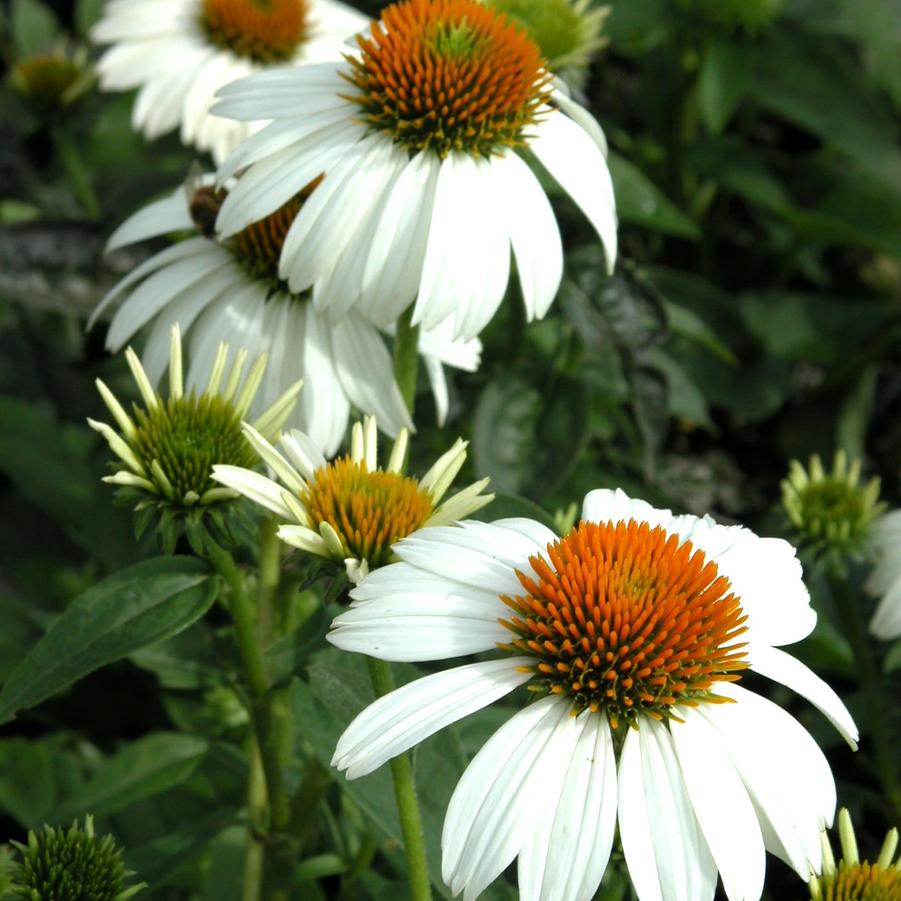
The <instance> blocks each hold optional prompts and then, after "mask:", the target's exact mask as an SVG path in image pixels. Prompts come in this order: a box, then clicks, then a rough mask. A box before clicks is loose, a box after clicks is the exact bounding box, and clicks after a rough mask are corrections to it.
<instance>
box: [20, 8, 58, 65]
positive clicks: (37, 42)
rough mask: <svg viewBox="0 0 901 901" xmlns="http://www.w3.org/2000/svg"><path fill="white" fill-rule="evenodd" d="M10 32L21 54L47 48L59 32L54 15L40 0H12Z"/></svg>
mask: <svg viewBox="0 0 901 901" xmlns="http://www.w3.org/2000/svg"><path fill="white" fill-rule="evenodd" d="M11 19H12V33H13V39H14V40H15V42H16V49H17V50H18V51H19V53H20V54H21V55H23V56H28V55H30V54H32V53H40V52H41V51H42V50H49V49H50V46H51V45H52V44H53V41H54V39H55V38H56V36H57V35H58V34H59V22H57V20H56V16H55V15H54V14H53V12H52V11H51V10H50V8H49V7H47V6H45V5H44V4H43V3H41V2H40V0H13V3H12V13H11Z"/></svg>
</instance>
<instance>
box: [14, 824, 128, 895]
mask: <svg viewBox="0 0 901 901" xmlns="http://www.w3.org/2000/svg"><path fill="white" fill-rule="evenodd" d="M13 844H14V845H15V846H16V848H17V849H18V851H19V856H20V860H19V861H18V862H17V864H16V866H15V868H14V869H15V871H14V879H15V885H14V888H13V895H12V897H14V898H21V899H23V901H48V899H51V898H65V899H67V901H127V899H128V898H132V897H134V896H135V895H136V894H138V892H140V891H141V890H142V889H143V888H144V887H145V885H144V884H143V883H142V884H140V885H132V886H128V885H127V882H128V881H129V877H130V876H132V875H133V874H132V872H131V871H130V870H127V869H126V868H125V864H124V863H123V862H122V850H121V849H120V848H118V847H117V846H116V843H115V842H114V841H113V838H112V836H109V835H106V836H104V837H103V838H97V836H96V835H95V833H94V821H93V819H92V818H91V817H86V818H85V823H84V827H83V828H82V827H80V826H79V825H78V823H73V824H72V826H71V827H70V828H69V830H68V831H65V830H63V829H62V828H54V827H52V826H45V827H44V828H43V829H42V830H41V831H40V832H34V831H32V832H29V833H28V844H27V845H21V844H19V843H18V842H14V843H13Z"/></svg>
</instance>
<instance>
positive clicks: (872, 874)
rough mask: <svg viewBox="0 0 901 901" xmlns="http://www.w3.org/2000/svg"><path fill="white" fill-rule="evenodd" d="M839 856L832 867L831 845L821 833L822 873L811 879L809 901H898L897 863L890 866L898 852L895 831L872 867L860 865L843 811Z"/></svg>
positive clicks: (900, 874) (900, 870)
mask: <svg viewBox="0 0 901 901" xmlns="http://www.w3.org/2000/svg"><path fill="white" fill-rule="evenodd" d="M838 834H839V841H840V843H841V851H842V856H841V859H840V860H839V862H838V863H837V864H836V862H835V857H834V856H833V854H832V845H831V844H830V843H829V837H828V835H827V834H826V832H825V831H824V832H823V834H822V841H823V872H822V875H820V876H814V877H812V878H811V880H810V883H809V886H810V897H811V901H898V899H899V898H901V859H899V860H897V861H895V862H894V863H893V862H892V861H893V860H894V857H895V851H897V849H898V830H897V829H892V830H890V831H889V833H888V835H886V837H885V841H884V842H883V844H882V850H881V851H880V852H879V858H878V860H876V862H875V863H870V862H869V861H867V860H864V861H861V859H860V856H859V854H858V850H857V838H856V836H855V835H854V825H853V824H852V822H851V815H850V814H849V813H848V811H847V809H846V808H844V807H843V808H842V809H841V810H840V811H839V812H838Z"/></svg>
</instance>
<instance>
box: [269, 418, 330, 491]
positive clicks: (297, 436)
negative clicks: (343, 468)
mask: <svg viewBox="0 0 901 901" xmlns="http://www.w3.org/2000/svg"><path fill="white" fill-rule="evenodd" d="M279 446H280V447H281V449H282V451H283V452H284V454H285V456H286V457H287V458H288V459H289V460H290V461H291V464H292V465H293V466H294V467H295V468H296V469H297V471H298V472H299V473H300V474H301V475H302V476H303V477H304V478H305V479H306V480H307V481H309V480H310V479H311V478H312V477H313V473H314V472H315V471H316V470H317V469H320V468H321V467H323V466H325V465H326V459H325V457H324V456H323V455H322V452H321V451H320V450H319V449H318V448H317V447H316V445H315V444H314V443H313V441H312V440H311V439H310V438H309V437H308V436H307V435H305V434H304V433H303V432H301V431H298V430H297V429H293V430H292V431H291V432H289V433H288V434H287V435H283V436H282V440H281V441H280V442H279Z"/></svg>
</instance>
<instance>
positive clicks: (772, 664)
mask: <svg viewBox="0 0 901 901" xmlns="http://www.w3.org/2000/svg"><path fill="white" fill-rule="evenodd" d="M394 553H395V554H396V555H397V557H398V558H399V559H400V562H398V563H395V564H393V565H391V566H387V567H385V568H383V569H380V570H378V571H376V572H374V573H372V574H371V575H370V576H369V577H368V578H366V579H364V580H363V581H362V583H361V584H360V585H358V586H357V587H356V588H355V589H354V591H353V592H352V597H353V598H354V601H353V603H352V605H351V607H350V609H349V610H347V611H346V612H345V613H342V614H341V615H340V616H338V617H337V618H336V620H335V622H334V624H333V631H332V632H331V633H330V635H329V640H330V641H331V642H332V643H333V644H335V645H337V646H338V647H339V648H343V649H345V650H348V651H357V652H360V653H364V654H370V655H372V656H374V657H379V658H381V659H384V660H393V661H409V662H415V661H427V660H441V659H444V658H448V657H456V656H459V655H468V654H478V653H482V652H486V651H491V650H496V649H498V648H499V649H501V650H503V651H505V652H506V653H505V655H504V656H503V657H501V658H499V659H490V660H483V661H481V662H477V663H469V664H466V665H464V666H459V667H456V668H454V669H450V670H446V671H444V672H439V673H436V674H434V675H430V676H426V677H424V678H421V679H417V680H416V681H414V682H411V683H409V684H408V685H404V686H403V687H401V688H399V689H397V690H396V691H394V692H392V693H391V694H388V695H386V696H384V697H382V698H380V699H379V700H377V701H376V702H375V703H374V704H372V705H370V706H369V707H367V708H366V709H365V710H364V711H363V712H362V713H361V714H360V715H359V716H358V717H357V718H356V719H355V720H354V721H353V722H352V723H351V724H350V726H349V727H348V728H347V730H346V731H345V733H344V734H343V735H342V737H341V739H340V740H339V742H338V746H337V749H336V751H335V756H334V759H333V764H334V765H335V766H337V767H338V768H339V769H341V770H344V771H345V772H346V774H347V776H348V778H357V777H359V776H363V775H365V774H367V773H370V772H372V771H373V770H374V769H376V768H377V767H379V766H381V765H382V764H383V763H385V762H386V761H387V760H389V759H390V758H392V757H393V756H395V755H397V754H399V753H401V752H403V751H405V750H407V749H408V748H410V747H411V746H413V745H414V744H416V743H418V742H420V741H422V740H423V739H425V738H427V737H428V736H429V735H431V734H433V733H434V732H436V731H437V730H439V729H441V728H442V727H444V726H446V725H448V724H450V723H453V722H455V721H456V720H459V719H461V718H462V717H464V716H467V715H468V714H470V713H474V712H475V711H477V710H480V709H481V708H483V707H485V706H487V705H488V704H491V703H492V702H493V701H496V700H498V699H500V698H502V697H504V696H505V695H507V694H508V693H509V692H511V691H513V690H514V689H515V688H517V687H519V686H522V685H526V684H527V683H529V688H530V689H532V690H533V691H534V692H535V693H536V694H537V695H538V700H536V701H534V702H533V703H531V704H529V705H528V706H527V707H526V708H525V709H523V710H520V711H519V712H517V713H515V714H514V715H513V716H512V717H511V718H510V719H509V720H508V721H507V723H506V724H505V725H503V726H502V727H501V728H500V729H499V730H498V731H497V732H496V733H495V734H494V735H493V736H492V737H491V738H490V739H489V740H488V742H487V743H486V744H485V746H484V747H483V748H482V749H481V750H480V751H479V752H478V754H477V755H476V756H475V758H474V759H473V760H472V762H471V763H470V764H469V766H468V767H467V769H466V771H465V773H464V774H463V776H462V778H461V779H460V782H459V784H458V785H457V787H456V789H455V791H454V794H453V797H452V798H451V801H450V805H449V807H448V811H447V816H446V819H445V823H444V833H443V837H442V848H443V860H442V871H443V875H444V879H445V881H446V882H447V884H448V885H449V887H450V889H451V891H452V892H453V893H454V894H455V895H456V894H458V893H459V892H461V891H462V892H463V894H464V898H465V899H467V901H469V899H474V898H476V897H477V896H478V895H479V893H480V892H481V891H483V890H484V889H485V887H486V886H487V885H488V884H489V883H491V882H492V881H493V880H494V879H495V878H497V876H498V875H500V873H501V872H502V871H503V870H504V869H505V868H506V867H507V866H508V864H510V862H511V861H512V860H513V859H514V858H515V857H517V856H518V868H519V891H520V897H521V898H522V899H524V901H536V899H540V901H550V899H554V901H590V899H591V898H593V897H594V893H595V891H596V890H597V888H598V885H599V884H600V882H601V879H602V877H603V874H604V870H605V868H606V865H607V861H608V858H609V855H610V849H611V845H612V843H613V836H614V831H615V829H616V827H617V823H618V826H619V834H620V836H621V840H622V845H623V849H624V852H625V856H626V862H627V864H628V867H629V872H630V874H631V877H632V881H633V883H634V885H635V888H636V891H637V893H638V896H639V898H640V899H641V901H710V899H712V898H713V897H714V892H715V890H716V885H717V874H719V876H720V878H721V879H722V882H723V886H724V888H725V893H726V895H727V897H728V898H729V899H731V901H739V899H742V901H754V899H758V898H760V896H761V892H762V890H763V881H764V870H765V850H768V851H770V852H771V853H773V854H775V855H777V856H778V857H780V858H782V859H783V860H784V861H786V862H787V863H788V864H789V865H790V866H792V867H793V868H794V869H795V870H796V871H797V872H798V873H799V874H800V875H801V877H802V878H804V879H807V878H809V876H810V875H811V874H812V873H814V872H817V871H818V870H819V868H820V866H821V862H822V851H821V846H820V829H821V827H825V826H826V825H827V824H829V823H830V822H831V820H832V817H833V814H834V809H835V802H836V792H835V783H834V780H833V776H832V773H831V771H830V768H829V764H828V763H827V761H826V758H825V757H824V755H823V753H822V751H821V750H820V749H819V747H818V746H817V744H816V743H815V742H814V740H813V738H812V737H811V736H810V735H809V734H808V732H807V731H806V730H805V729H804V728H803V727H802V726H801V725H800V724H799V723H798V722H797V720H795V719H794V718H793V717H792V716H791V715H789V714H788V713H787V712H786V711H784V710H783V709H782V708H781V707H778V706H777V705H776V704H774V703H772V702H770V701H769V700H767V699H766V698H764V697H762V696H760V695H758V694H756V693H755V692H753V691H751V690H749V689H748V688H745V687H744V686H743V685H741V684H740V681H739V680H740V678H741V675H742V674H743V673H745V672H746V671H748V670H751V671H753V672H756V673H759V674H761V675H763V676H766V677H768V678H770V679H773V680H774V681H776V682H778V683H780V684H782V685H785V686H787V687H789V688H791V689H793V690H794V691H796V692H798V693H799V694H801V695H802V696H803V697H805V698H807V699H808V700H809V701H811V702H812V703H813V704H814V705H815V706H816V707H818V708H819V709H820V710H821V711H823V713H824V714H825V715H826V716H827V717H828V718H829V719H830V721H831V722H832V723H833V724H834V725H835V726H836V728H838V730H839V731H840V732H841V733H842V735H844V737H845V738H846V739H847V740H848V742H849V743H851V744H852V746H854V743H855V741H856V738H857V730H856V727H855V725H854V722H853V720H852V719H851V716H850V714H849V713H848V711H847V709H846V708H845V706H844V704H843V703H842V702H841V701H840V700H839V698H838V696H837V695H836V694H835V693H834V692H833V691H832V689H831V688H830V687H829V686H828V685H827V684H826V683H825V682H823V681H822V680H821V679H820V678H819V677H817V676H816V675H815V674H814V673H813V672H811V671H810V670H809V669H808V668H807V667H806V666H804V664H802V663H800V662H799V661H798V660H797V659H796V658H794V657H793V656H791V655H790V654H788V653H786V652H785V651H783V650H780V647H779V646H780V645H784V644H791V643H793V642H796V641H799V640H800V639H802V638H804V637H805V636H806V635H808V634H809V633H810V631H811V630H812V629H813V627H814V623H815V621H816V614H815V612H814V611H813V610H812V609H811V607H810V601H809V596H808V593H807V591H806V589H805V587H804V583H803V581H802V578H801V566H800V564H799V562H798V560H797V559H796V557H795V552H794V549H793V548H792V547H791V545H789V544H788V543H787V542H785V541H782V540H778V539H770V538H760V537H758V536H757V535H755V534H754V533H753V532H750V531H749V530H747V529H745V528H742V527H739V526H731V527H725V526H720V525H717V524H716V523H715V522H714V521H713V520H712V519H710V518H709V517H705V518H698V517H695V516H674V515H673V514H672V513H671V512H670V511H669V510H657V509H655V508H653V507H651V506H650V505H649V504H647V503H645V502H644V501H640V500H632V499H630V498H629V497H627V496H626V495H625V494H624V493H623V492H622V491H609V490H599V491H592V492H591V493H590V494H589V495H588V496H587V497H586V498H585V502H584V506H583V510H582V521H581V522H580V523H579V524H578V525H577V526H576V527H575V528H574V529H573V530H572V531H571V532H570V533H569V534H568V535H567V536H566V537H565V538H558V537H557V536H556V535H554V534H553V533H552V532H551V531H550V530H548V529H547V528H545V527H544V526H543V525H540V524H539V523H537V522H534V521H532V520H528V519H507V520H500V521H497V522H495V523H491V524H486V523H478V522H463V523H458V524H456V525H451V526H447V527H443V528H434V529H422V530H420V531H418V532H416V533H415V534H413V535H411V536H410V537H409V538H407V539H405V540H403V541H400V542H399V543H398V544H396V545H395V546H394Z"/></svg>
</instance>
